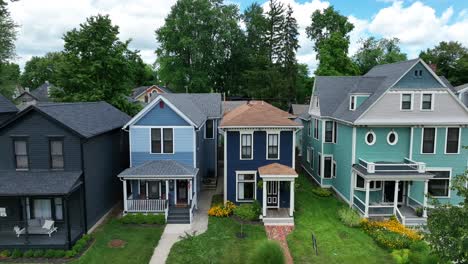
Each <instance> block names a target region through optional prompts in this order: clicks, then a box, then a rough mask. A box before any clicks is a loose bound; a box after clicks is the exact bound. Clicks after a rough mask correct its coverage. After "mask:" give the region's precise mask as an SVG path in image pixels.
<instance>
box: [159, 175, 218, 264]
mask: <svg viewBox="0 0 468 264" xmlns="http://www.w3.org/2000/svg"><path fill="white" fill-rule="evenodd" d="M218 184H219V183H218ZM215 193H216V191H202V192H200V193H199V194H200V197H199V199H198V210H197V211H196V212H195V214H194V218H193V221H192V224H168V225H166V228H165V229H164V232H163V234H162V236H161V239H160V240H159V243H158V245H157V246H156V248H155V249H154V253H153V256H152V257H151V260H150V264H163V263H166V259H167V257H168V256H169V252H170V251H171V248H172V245H174V244H175V243H176V242H177V241H179V240H181V236H182V237H183V236H185V233H186V232H187V233H189V234H192V233H193V232H196V234H197V235H199V234H201V233H204V232H205V231H206V230H207V229H208V209H210V205H211V197H212V196H213V195H214V194H215Z"/></svg>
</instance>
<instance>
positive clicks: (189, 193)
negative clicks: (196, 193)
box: [188, 180, 193, 202]
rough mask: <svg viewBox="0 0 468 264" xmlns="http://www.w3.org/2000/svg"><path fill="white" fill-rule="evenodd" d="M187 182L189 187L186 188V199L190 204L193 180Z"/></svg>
mask: <svg viewBox="0 0 468 264" xmlns="http://www.w3.org/2000/svg"><path fill="white" fill-rule="evenodd" d="M188 182H189V186H188V197H189V201H190V202H191V201H192V198H193V196H192V195H193V192H192V184H193V180H188Z"/></svg>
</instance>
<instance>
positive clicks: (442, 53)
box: [419, 41, 468, 85]
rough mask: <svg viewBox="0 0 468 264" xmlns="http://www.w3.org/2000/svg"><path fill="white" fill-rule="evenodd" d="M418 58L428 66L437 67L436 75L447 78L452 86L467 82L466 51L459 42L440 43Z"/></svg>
mask: <svg viewBox="0 0 468 264" xmlns="http://www.w3.org/2000/svg"><path fill="white" fill-rule="evenodd" d="M419 57H420V58H421V59H423V60H424V61H425V62H427V63H429V64H435V65H436V66H437V70H436V72H437V74H438V75H443V76H445V77H447V79H448V80H449V81H450V82H452V84H453V85H460V84H463V83H466V82H468V75H467V74H468V68H467V65H468V49H467V48H466V47H464V46H463V45H462V44H461V43H460V42H456V41H450V42H445V41H442V42H440V43H439V44H438V45H437V46H435V47H434V48H432V49H427V50H426V51H422V52H421V53H420V54H419Z"/></svg>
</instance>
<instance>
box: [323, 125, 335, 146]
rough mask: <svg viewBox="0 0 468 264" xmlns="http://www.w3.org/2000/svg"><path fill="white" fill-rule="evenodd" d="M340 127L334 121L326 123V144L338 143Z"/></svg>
mask: <svg viewBox="0 0 468 264" xmlns="http://www.w3.org/2000/svg"><path fill="white" fill-rule="evenodd" d="M337 128H338V125H337V123H336V122H334V121H325V143H336V134H337V133H336V132H337V131H336V130H337Z"/></svg>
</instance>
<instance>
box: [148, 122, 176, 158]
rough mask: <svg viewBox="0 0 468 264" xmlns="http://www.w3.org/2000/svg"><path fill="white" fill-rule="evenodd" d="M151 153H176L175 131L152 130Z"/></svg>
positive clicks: (170, 129)
mask: <svg viewBox="0 0 468 264" xmlns="http://www.w3.org/2000/svg"><path fill="white" fill-rule="evenodd" d="M151 153H156V154H160V153H163V154H172V153H174V131H173V129H172V128H152V129H151Z"/></svg>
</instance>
